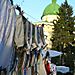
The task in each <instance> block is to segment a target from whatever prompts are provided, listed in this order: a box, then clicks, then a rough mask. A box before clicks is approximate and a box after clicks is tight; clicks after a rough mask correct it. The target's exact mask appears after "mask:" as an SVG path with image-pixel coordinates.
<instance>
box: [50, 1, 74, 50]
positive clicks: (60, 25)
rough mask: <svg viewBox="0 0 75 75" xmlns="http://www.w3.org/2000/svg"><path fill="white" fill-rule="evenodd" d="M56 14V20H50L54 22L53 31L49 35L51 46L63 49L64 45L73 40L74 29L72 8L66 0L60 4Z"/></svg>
mask: <svg viewBox="0 0 75 75" xmlns="http://www.w3.org/2000/svg"><path fill="white" fill-rule="evenodd" d="M57 15H58V17H57V20H53V22H52V23H53V24H54V31H53V35H52V37H51V41H52V47H53V48H55V49H58V50H62V51H64V47H66V45H67V44H68V43H69V42H72V41H73V40H74V34H73V31H74V30H75V28H74V24H75V22H74V16H73V10H72V7H71V6H70V5H69V4H68V3H67V0H65V2H64V3H62V4H61V6H60V8H59V13H57Z"/></svg>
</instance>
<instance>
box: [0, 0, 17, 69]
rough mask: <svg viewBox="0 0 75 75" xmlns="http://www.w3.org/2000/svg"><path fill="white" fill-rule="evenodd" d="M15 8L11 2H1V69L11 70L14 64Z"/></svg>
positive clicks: (4, 0)
mask: <svg viewBox="0 0 75 75" xmlns="http://www.w3.org/2000/svg"><path fill="white" fill-rule="evenodd" d="M15 19H16V13H15V7H14V6H11V3H10V1H9V0H0V67H1V68H7V69H10V66H11V63H12V62H13V60H12V59H13V54H14V47H13V37H14V31H15V25H16V20H15Z"/></svg>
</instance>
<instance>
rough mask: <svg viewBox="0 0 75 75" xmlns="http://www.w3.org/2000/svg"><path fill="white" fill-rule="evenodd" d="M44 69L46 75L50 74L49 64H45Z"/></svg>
mask: <svg viewBox="0 0 75 75" xmlns="http://www.w3.org/2000/svg"><path fill="white" fill-rule="evenodd" d="M45 69H46V73H47V75H49V74H50V64H49V63H47V64H45Z"/></svg>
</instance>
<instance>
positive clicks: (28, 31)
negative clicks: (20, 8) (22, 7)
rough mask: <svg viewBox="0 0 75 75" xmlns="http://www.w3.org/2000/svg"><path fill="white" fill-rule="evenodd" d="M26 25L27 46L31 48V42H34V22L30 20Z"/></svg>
mask: <svg viewBox="0 0 75 75" xmlns="http://www.w3.org/2000/svg"><path fill="white" fill-rule="evenodd" d="M25 26H26V35H25V37H26V43H27V48H28V49H30V48H31V44H32V27H33V26H32V23H30V22H29V21H28V20H27V21H26V23H25Z"/></svg>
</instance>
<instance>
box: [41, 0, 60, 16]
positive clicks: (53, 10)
mask: <svg viewBox="0 0 75 75" xmlns="http://www.w3.org/2000/svg"><path fill="white" fill-rule="evenodd" d="M59 7H60V6H59V5H58V4H57V3H56V0H52V3H51V4H49V5H48V6H47V7H46V8H45V9H44V12H43V15H42V17H43V16H46V15H57V12H59Z"/></svg>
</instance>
